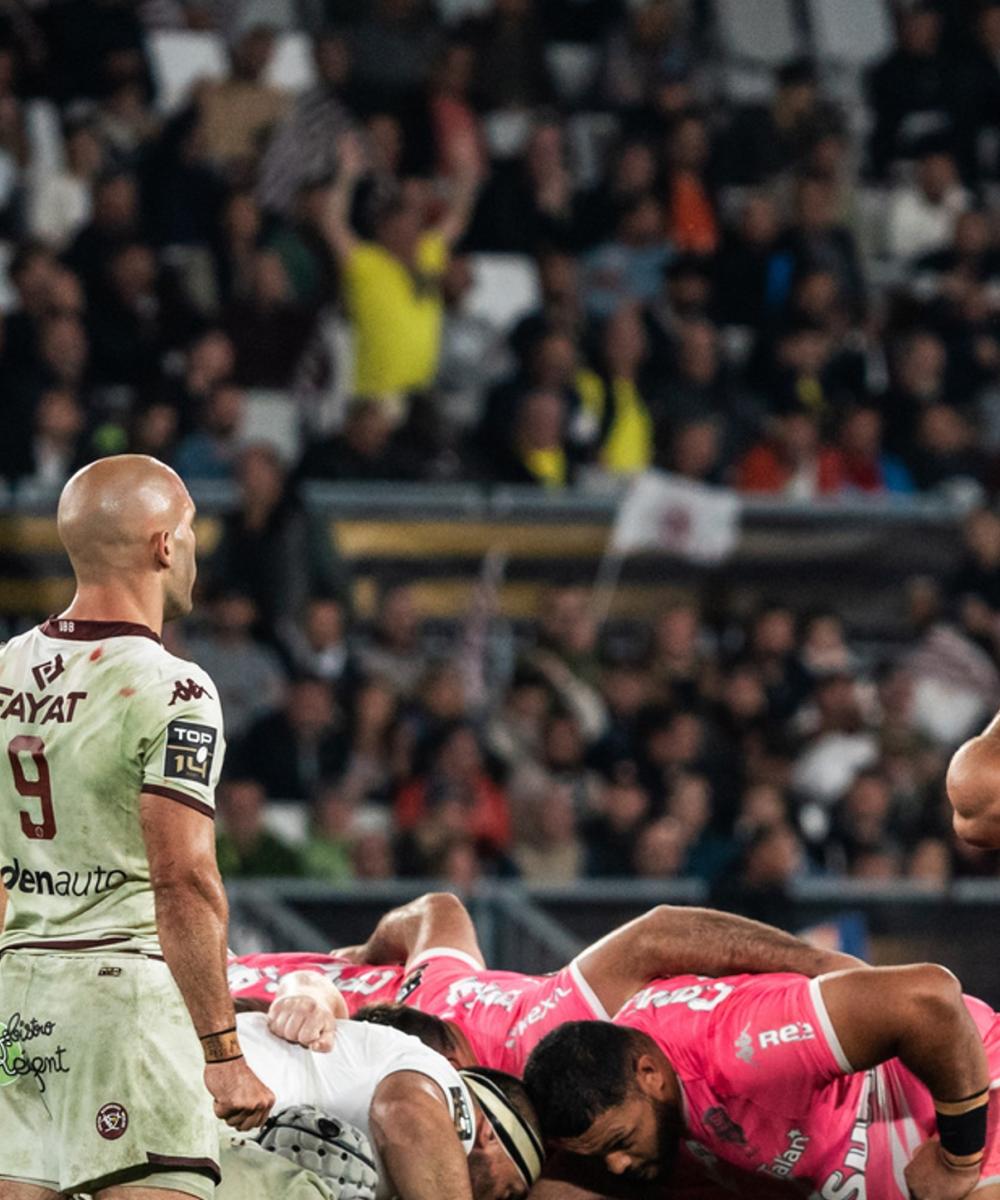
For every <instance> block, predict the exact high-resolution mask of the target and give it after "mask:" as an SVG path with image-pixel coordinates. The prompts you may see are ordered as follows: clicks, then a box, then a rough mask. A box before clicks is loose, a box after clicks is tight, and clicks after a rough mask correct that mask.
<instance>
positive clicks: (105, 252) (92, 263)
mask: <svg viewBox="0 0 1000 1200" xmlns="http://www.w3.org/2000/svg"><path fill="white" fill-rule="evenodd" d="M140 217H141V214H140V209H139V190H138V188H137V186H136V181H135V177H134V176H133V175H131V174H129V173H128V172H127V171H122V170H110V171H108V172H107V173H106V174H104V175H102V176H100V177H99V178H98V180H97V181H96V183H95V184H94V189H93V215H92V216H91V218H90V220H89V221H88V222H87V223H86V224H85V225H83V226H82V227H81V228H80V230H79V232H78V233H77V235H76V237H75V238H73V240H72V242H71V243H70V245H69V249H68V250H67V251H66V255H65V261H66V265H67V266H69V267H70V268H71V269H72V270H73V271H74V272H75V273H76V274H77V275H79V276H80V279H81V280H82V281H83V286H84V288H85V290H86V292H87V298H88V300H89V302H90V303H91V304H96V303H97V302H98V301H102V300H103V299H104V298H105V295H106V290H105V289H106V279H107V277H106V270H107V266H108V261H109V259H110V258H111V255H112V254H114V252H115V251H116V250H118V249H120V248H121V247H122V246H123V245H125V244H126V243H128V242H130V241H134V240H135V239H137V238H138V237H139V235H140V233H141V221H140Z"/></svg>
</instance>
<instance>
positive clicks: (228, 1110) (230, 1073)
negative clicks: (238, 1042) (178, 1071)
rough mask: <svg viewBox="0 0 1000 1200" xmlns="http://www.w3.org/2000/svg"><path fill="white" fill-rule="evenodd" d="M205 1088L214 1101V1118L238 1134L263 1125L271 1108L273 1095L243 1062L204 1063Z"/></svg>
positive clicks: (244, 1060)
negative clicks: (238, 1131) (235, 1130)
mask: <svg viewBox="0 0 1000 1200" xmlns="http://www.w3.org/2000/svg"><path fill="white" fill-rule="evenodd" d="M205 1086H206V1087H207V1088H208V1090H209V1091H210V1092H211V1094H212V1099H213V1100H214V1101H215V1115H216V1116H217V1117H218V1118H219V1119H220V1120H221V1121H225V1122H226V1124H227V1125H232V1127H233V1128H234V1129H239V1130H240V1131H241V1132H245V1131H246V1130H248V1129H256V1128H257V1127H258V1126H260V1125H263V1124H264V1122H265V1121H266V1120H267V1114H268V1113H269V1112H270V1111H271V1109H272V1108H273V1107H274V1093H273V1092H272V1091H271V1089H270V1088H268V1087H265V1086H264V1084H262V1083H261V1081H260V1080H259V1079H258V1078H257V1076H256V1075H255V1074H254V1073H253V1071H251V1070H250V1068H249V1067H248V1066H247V1060H246V1059H245V1058H234V1059H231V1060H230V1061H229V1062H221V1063H208V1064H207V1065H206V1067H205Z"/></svg>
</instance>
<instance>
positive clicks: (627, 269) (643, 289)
mask: <svg viewBox="0 0 1000 1200" xmlns="http://www.w3.org/2000/svg"><path fill="white" fill-rule="evenodd" d="M671 253H672V250H671V247H670V246H669V244H668V243H667V241H666V239H665V237H664V233H663V210H662V208H661V206H660V205H659V204H658V203H657V201H656V198H655V197H654V196H652V195H651V194H649V193H644V194H642V195H638V196H635V197H634V198H632V199H630V200H628V201H627V202H626V203H625V204H624V205H622V208H621V215H620V217H619V219H618V222H617V225H616V228H615V236H614V238H613V239H612V240H611V241H606V242H604V243H603V244H602V245H599V246H597V247H596V248H595V249H594V250H591V251H590V252H589V253H588V254H587V255H585V257H584V272H585V278H584V288H585V295H586V303H587V308H588V309H589V310H590V311H591V312H592V313H593V314H594V315H595V316H597V317H608V316H611V314H612V313H613V312H615V311H616V310H617V309H618V308H619V307H620V306H621V305H622V304H627V303H629V302H630V301H635V300H639V301H650V300H653V299H655V297H656V295H657V294H658V292H659V290H660V278H661V276H662V273H663V269H664V267H665V266H666V264H667V262H668V261H669V259H670V256H671Z"/></svg>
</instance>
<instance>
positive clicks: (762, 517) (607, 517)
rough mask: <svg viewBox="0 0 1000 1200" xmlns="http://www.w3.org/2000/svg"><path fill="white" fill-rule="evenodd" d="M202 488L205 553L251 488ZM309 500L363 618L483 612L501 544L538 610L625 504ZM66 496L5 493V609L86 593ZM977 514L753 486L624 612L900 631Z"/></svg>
mask: <svg viewBox="0 0 1000 1200" xmlns="http://www.w3.org/2000/svg"><path fill="white" fill-rule="evenodd" d="M193 490H194V493H195V498H196V499H197V501H198V504H199V509H200V512H201V514H202V515H201V517H200V519H199V530H198V532H199V544H200V552H201V555H202V557H203V558H209V557H210V556H211V553H212V551H213V550H214V548H215V547H216V545H217V544H218V541H219V538H220V536H221V533H222V518H223V517H224V516H225V515H226V514H227V513H229V512H232V511H233V509H234V508H235V507H236V502H237V497H236V493H235V491H234V490H233V489H232V488H230V487H226V486H221V487H220V486H211V487H195V488H194V489H193ZM303 498H304V502H305V506H306V510H307V512H308V514H309V517H310V520H311V521H313V522H315V523H316V528H317V529H318V530H319V531H320V532H323V531H325V533H326V535H327V536H328V537H329V540H330V544H331V547H332V549H333V550H334V551H335V552H336V554H337V555H339V557H340V558H341V559H342V560H343V562H344V563H345V565H346V567H347V570H348V573H349V575H350V579H351V599H352V601H353V607H354V610H355V612H356V614H357V616H358V617H360V618H362V619H367V618H369V617H371V615H372V614H373V612H374V609H375V606H376V603H377V599H378V595H379V591H380V588H382V587H383V586H385V585H386V584H387V583H390V582H396V581H404V580H405V581H406V582H408V583H410V584H412V585H413V587H414V590H415V593H416V601H417V604H418V606H419V607H420V609H421V611H423V612H424V613H426V614H427V616H428V617H429V618H430V619H432V620H438V621H442V622H453V621H454V620H456V619H459V618H461V617H462V616H463V615H464V614H465V613H466V612H467V611H468V608H469V605H470V603H471V599H472V595H473V591H474V589H475V587H476V585H477V583H478V581H479V580H480V578H481V575H482V570H483V564H484V561H485V560H486V559H487V556H489V555H491V554H492V555H500V556H502V558H503V559H504V562H505V567H504V577H503V579H502V580H501V581H500V583H499V585H498V588H497V601H498V607H499V611H500V612H501V614H502V615H504V616H505V617H507V618H509V619H511V620H514V621H519V620H528V619H530V618H532V617H533V616H535V615H536V613H537V610H538V603H539V593H540V589H543V588H544V587H545V586H546V585H548V584H551V583H553V582H560V583H570V582H572V583H578V584H584V585H591V584H593V583H594V581H595V578H596V576H597V573H598V564H599V562H600V560H601V558H602V555H603V554H604V553H605V551H606V549H607V547H608V540H609V536H610V533H611V529H612V524H613V521H614V517H615V513H616V509H617V501H616V498H615V497H614V496H605V495H588V494H586V493H582V492H580V491H579V490H570V491H566V492H560V493H549V492H545V491H542V490H540V489H535V488H506V487H505V488H496V489H493V490H485V489H482V488H479V487H474V486H466V485H455V486H452V485H447V486H445V485H442V486H430V485H419V486H417V485H405V484H392V485H379V484H372V485H346V484H345V485H340V484H338V485H315V484H313V485H309V486H308V487H306V488H305V489H304V491H303ZM54 510H55V497H54V496H47V497H40V496H37V495H29V496H15V497H10V496H8V497H7V499H6V500H4V499H3V497H2V495H0V616H4V615H7V616H17V617H38V616H44V615H48V614H49V613H52V612H55V611H58V609H59V608H60V607H61V606H62V605H64V604H65V603H66V602H67V601H68V599H69V597H70V596H71V595H72V581H71V578H70V575H69V569H68V563H67V561H66V559H65V556H64V555H63V553H62V548H61V546H60V544H59V539H58V536H57V533H56V526H55V519H54ZM961 519H962V510H961V509H960V508H959V507H958V506H956V505H954V504H950V503H948V502H945V501H942V500H938V499H934V498H927V497H916V498H913V497H909V498H906V499H905V501H893V500H891V499H886V500H865V501H860V500H854V499H850V498H846V499H838V500H831V501H826V502H822V503H810V504H795V503H788V502H786V501H783V500H779V501H774V500H767V499H754V500H748V501H747V502H746V503H745V505H744V508H743V517H742V522H741V528H740V534H739V539H738V542H737V546H736V549H735V552H734V554H733V555H732V556H731V557H730V558H729V559H728V560H727V561H726V562H725V563H723V564H721V565H719V566H716V567H705V566H698V565H696V564H694V563H692V562H690V561H685V560H683V559H680V558H667V557H665V556H663V555H662V554H659V555H657V554H638V555H634V556H631V557H629V559H628V560H627V562H626V563H625V564H624V569H623V571H622V573H621V578H620V581H619V584H618V587H617V589H616V591H615V595H614V600H613V604H612V608H611V615H612V616H613V617H615V618H620V619H628V618H642V617H649V616H652V615H654V614H655V613H656V612H658V611H661V610H662V606H663V604H664V601H665V599H667V598H668V597H669V595H670V593H671V592H676V593H678V594H681V593H690V592H692V591H697V590H699V589H706V592H707V594H706V596H705V600H706V604H707V607H708V610H709V612H710V614H711V613H716V614H717V613H731V612H736V613H740V612H745V611H746V610H748V609H749V608H750V607H751V606H752V605H753V604H754V603H755V602H757V601H758V600H759V599H760V598H761V597H763V596H767V597H769V598H776V599H780V600H783V601H786V602H789V603H793V604H794V605H795V606H796V607H797V608H799V609H800V610H801V609H808V608H814V607H820V608H825V607H829V606H830V605H835V606H836V607H837V609H838V611H840V612H841V613H842V615H843V616H844V617H845V619H846V620H847V621H848V622H849V623H850V624H851V627H852V629H854V630H855V631H856V633H857V634H858V635H860V636H862V637H863V636H871V637H873V638H889V639H891V638H892V637H893V635H894V630H895V631H897V636H898V629H899V627H900V624H901V622H902V621H903V619H904V616H905V596H904V593H903V590H902V589H901V587H900V583H901V582H902V581H904V580H906V579H908V578H910V577H912V576H916V575H927V576H931V577H933V578H936V579H944V578H946V577H947V576H948V575H949V574H950V573H951V572H952V571H953V570H954V569H955V568H956V566H957V564H958V562H959V560H960V557H961V553H962V548H961V537H960V526H961ZM709 584H710V585H711V590H710V591H707V585H709Z"/></svg>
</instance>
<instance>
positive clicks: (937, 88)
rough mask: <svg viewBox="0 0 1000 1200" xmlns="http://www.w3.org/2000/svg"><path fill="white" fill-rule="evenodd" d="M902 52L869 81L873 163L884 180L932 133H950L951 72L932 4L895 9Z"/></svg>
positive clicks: (922, 2) (937, 10) (926, 0)
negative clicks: (895, 166) (891, 170)
mask: <svg viewBox="0 0 1000 1200" xmlns="http://www.w3.org/2000/svg"><path fill="white" fill-rule="evenodd" d="M894 8H895V14H896V21H897V25H898V32H897V46H896V49H895V50H893V51H891V52H890V53H889V55H887V57H886V58H885V59H883V60H882V62H880V63H879V64H878V65H877V66H876V67H875V68H874V69H873V70H872V71H871V74H870V76H869V79H868V95H869V102H870V105H871V107H872V109H873V110H874V117H875V125H874V129H873V130H872V135H871V146H870V152H871V160H872V168H873V170H874V173H875V175H876V177H878V178H883V177H884V176H885V175H886V173H887V172H888V169H889V167H890V166H891V165H892V163H893V162H894V161H896V160H897V159H900V158H908V157H909V156H910V155H911V154H912V152H913V147H914V143H916V142H917V141H918V140H919V139H920V138H921V137H922V136H925V135H926V134H928V133H939V132H942V131H944V130H947V129H949V128H950V119H949V118H950V111H949V110H950V107H951V90H952V84H951V80H952V77H953V76H952V72H953V71H954V70H955V68H954V65H953V64H952V63H950V62H949V61H948V59H947V57H946V55H945V53H944V51H943V48H942V44H941V41H942V39H941V32H942V16H941V11H940V8H939V7H938V5H937V4H935V3H933V0H917V2H916V3H906V4H903V3H900V4H896V5H895V6H894Z"/></svg>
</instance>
